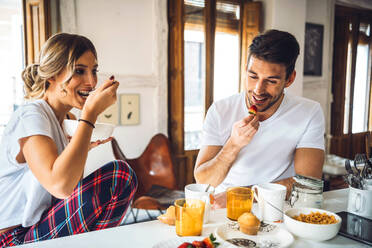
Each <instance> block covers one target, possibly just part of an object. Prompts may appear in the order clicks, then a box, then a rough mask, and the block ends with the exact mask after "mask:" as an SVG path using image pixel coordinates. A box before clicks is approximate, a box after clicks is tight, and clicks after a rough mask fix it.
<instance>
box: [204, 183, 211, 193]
mask: <svg viewBox="0 0 372 248" xmlns="http://www.w3.org/2000/svg"><path fill="white" fill-rule="evenodd" d="M210 187H211V185H210V184H208V186H207V188H206V189H205V192H208V189H209V188H210Z"/></svg>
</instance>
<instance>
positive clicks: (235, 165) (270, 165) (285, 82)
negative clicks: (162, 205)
mask: <svg viewBox="0 0 372 248" xmlns="http://www.w3.org/2000/svg"><path fill="white" fill-rule="evenodd" d="M298 54H299V45H298V42H297V40H296V38H295V37H294V36H293V35H291V34H290V33H287V32H283V31H278V30H269V31H267V32H265V33H264V34H261V35H258V36H257V37H255V38H254V40H253V42H252V44H251V45H250V47H249V57H248V61H247V72H248V75H247V81H246V91H245V92H242V93H240V94H236V95H233V96H231V97H228V98H226V99H223V100H220V101H218V102H215V103H214V104H213V105H212V106H211V107H210V108H209V110H208V113H207V116H206V119H205V122H204V127H203V140H202V148H201V149H200V151H199V154H198V158H197V160H196V166H195V171H194V176H195V178H196V181H197V182H198V183H208V184H211V185H213V186H214V187H216V192H217V193H220V192H222V193H221V194H219V196H218V197H217V201H216V202H217V207H218V206H219V207H224V206H225V204H226V199H225V196H226V194H225V191H226V189H227V188H228V187H231V186H249V185H254V184H259V183H264V182H278V183H280V184H283V185H285V186H287V190H288V191H287V192H289V190H290V188H291V185H292V182H293V179H292V177H293V176H294V175H295V174H296V173H297V174H300V175H304V176H311V177H317V178H321V176H322V167H323V160H324V138H323V137H324V116H323V112H322V110H321V107H320V104H319V103H316V102H314V101H311V100H309V99H305V98H302V97H298V96H292V95H288V94H286V93H285V92H284V89H285V88H287V87H289V86H290V85H291V84H292V83H293V81H294V80H295V77H296V71H295V70H294V68H295V63H296V59H297V56H298ZM252 105H255V106H256V107H257V115H251V114H249V112H248V109H249V107H251V106H252Z"/></svg>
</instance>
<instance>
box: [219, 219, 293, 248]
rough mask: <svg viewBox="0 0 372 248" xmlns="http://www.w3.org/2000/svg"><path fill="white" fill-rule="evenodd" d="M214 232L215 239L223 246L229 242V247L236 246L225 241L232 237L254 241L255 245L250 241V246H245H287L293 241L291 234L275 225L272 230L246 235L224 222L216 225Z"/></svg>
mask: <svg viewBox="0 0 372 248" xmlns="http://www.w3.org/2000/svg"><path fill="white" fill-rule="evenodd" d="M214 234H215V236H216V238H217V241H218V242H220V243H223V245H224V247H225V246H226V245H227V244H229V247H237V246H235V245H233V244H231V243H229V242H227V241H226V240H228V239H233V238H238V239H241V238H242V239H249V240H251V241H253V242H254V243H256V246H253V244H254V243H252V242H251V243H252V246H246V247H260V246H264V247H265V246H266V247H288V246H290V245H291V244H292V243H293V241H294V238H293V236H292V234H290V233H289V232H288V231H287V230H285V229H284V228H281V227H279V226H275V228H274V229H272V230H266V231H259V232H258V233H257V235H247V234H244V233H242V232H241V231H239V230H236V229H234V228H231V225H229V224H228V223H226V224H223V225H221V226H219V227H217V228H216V230H215V232H214Z"/></svg>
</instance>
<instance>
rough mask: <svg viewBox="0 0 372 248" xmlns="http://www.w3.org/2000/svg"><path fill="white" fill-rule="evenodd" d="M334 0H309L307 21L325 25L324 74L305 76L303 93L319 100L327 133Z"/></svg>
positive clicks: (329, 109)
mask: <svg viewBox="0 0 372 248" xmlns="http://www.w3.org/2000/svg"><path fill="white" fill-rule="evenodd" d="M334 8H335V1H334V0H307V8H306V22H310V23H315V24H321V25H323V26H324V34H323V60H322V76H319V77H315V76H305V77H304V85H303V86H304V89H303V94H304V96H305V97H307V98H310V99H313V100H315V101H317V102H319V103H320V104H321V106H322V109H323V112H324V115H325V118H326V133H327V134H329V132H330V121H331V112H330V111H331V98H332V96H331V94H332V91H331V88H332V58H333V30H334V27H333V25H334Z"/></svg>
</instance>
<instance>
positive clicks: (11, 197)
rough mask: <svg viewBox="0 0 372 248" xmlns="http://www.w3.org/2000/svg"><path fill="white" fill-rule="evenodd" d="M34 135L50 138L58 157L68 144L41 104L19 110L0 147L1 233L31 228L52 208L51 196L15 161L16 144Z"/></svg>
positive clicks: (43, 104)
mask: <svg viewBox="0 0 372 248" xmlns="http://www.w3.org/2000/svg"><path fill="white" fill-rule="evenodd" d="M33 135H44V136H48V137H50V138H51V139H52V140H53V141H54V142H55V144H56V146H57V149H58V154H61V153H62V151H63V149H64V148H65V147H66V146H67V144H68V140H67V138H66V135H65V134H64V132H63V130H62V128H61V126H60V124H59V122H58V120H57V118H56V116H55V114H54V112H53V110H52V108H51V107H50V106H49V105H48V103H47V102H46V101H44V100H36V101H34V102H30V103H27V104H25V105H23V106H20V107H19V108H18V109H17V111H15V112H14V114H13V116H12V118H11V119H10V121H9V123H8V125H7V127H6V128H5V130H4V133H3V137H2V141H1V146H0V229H3V228H7V227H10V226H15V225H19V224H21V225H22V226H24V227H27V226H31V225H34V224H35V223H37V222H38V221H39V220H40V217H41V215H42V213H43V212H44V211H45V210H46V209H47V208H49V207H50V206H51V200H52V196H51V194H50V193H49V192H48V191H46V190H45V188H44V187H43V186H42V185H41V184H40V183H39V181H38V180H37V179H36V178H35V176H34V174H33V173H32V171H31V170H30V168H29V166H28V164H27V163H18V162H17V160H16V156H17V154H18V153H19V151H20V145H19V140H20V139H21V138H24V137H29V136H33ZM34 149H35V150H37V149H40V148H39V147H35V148H34Z"/></svg>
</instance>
